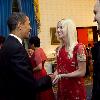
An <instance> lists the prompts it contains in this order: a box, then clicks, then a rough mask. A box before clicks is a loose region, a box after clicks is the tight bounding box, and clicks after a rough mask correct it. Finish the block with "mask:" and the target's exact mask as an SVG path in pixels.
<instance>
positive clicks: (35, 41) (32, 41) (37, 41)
mask: <svg viewBox="0 0 100 100" xmlns="http://www.w3.org/2000/svg"><path fill="white" fill-rule="evenodd" d="M29 44H30V45H32V44H34V46H35V47H40V38H38V36H33V37H31V38H30V39H29Z"/></svg>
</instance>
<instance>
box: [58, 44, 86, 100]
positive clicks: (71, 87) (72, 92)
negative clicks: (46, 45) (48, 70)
mask: <svg viewBox="0 0 100 100" xmlns="http://www.w3.org/2000/svg"><path fill="white" fill-rule="evenodd" d="M78 60H79V61H86V55H85V49H84V47H83V45H82V44H77V45H76V46H75V47H74V50H73V57H72V58H69V57H68V52H66V51H65V47H62V48H61V49H60V50H59V53H58V55H57V71H58V74H64V73H70V72H73V71H75V70H77V68H78ZM57 100H86V90H85V86H84V79H83V77H74V78H61V79H60V80H59V82H58V93H57Z"/></svg>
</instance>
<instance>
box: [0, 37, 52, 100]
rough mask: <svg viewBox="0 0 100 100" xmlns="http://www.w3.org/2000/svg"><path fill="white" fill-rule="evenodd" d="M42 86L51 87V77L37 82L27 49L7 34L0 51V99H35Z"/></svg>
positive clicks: (42, 88)
mask: <svg viewBox="0 0 100 100" xmlns="http://www.w3.org/2000/svg"><path fill="white" fill-rule="evenodd" d="M44 87H45V89H47V88H49V87H51V78H50V77H49V76H46V77H44V78H42V79H40V80H39V81H38V82H37V81H36V80H35V79H34V78H33V71H32V66H31V63H30V60H29V57H28V54H27V51H26V50H25V48H24V47H23V46H22V44H21V43H20V42H19V41H18V40H17V39H16V38H15V37H13V36H8V38H7V40H6V41H5V43H4V46H3V48H2V50H1V51H0V100H35V96H36V93H37V92H38V91H39V90H45V89H44Z"/></svg>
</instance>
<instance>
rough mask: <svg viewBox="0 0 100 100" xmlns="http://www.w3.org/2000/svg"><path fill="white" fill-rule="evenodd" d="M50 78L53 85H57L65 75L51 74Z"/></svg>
mask: <svg viewBox="0 0 100 100" xmlns="http://www.w3.org/2000/svg"><path fill="white" fill-rule="evenodd" d="M49 76H50V77H51V79H52V84H53V85H55V84H56V83H57V82H58V80H60V79H61V78H62V77H63V74H57V75H54V74H49Z"/></svg>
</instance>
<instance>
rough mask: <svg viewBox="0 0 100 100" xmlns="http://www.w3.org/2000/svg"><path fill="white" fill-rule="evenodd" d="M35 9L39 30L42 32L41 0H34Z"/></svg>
mask: <svg viewBox="0 0 100 100" xmlns="http://www.w3.org/2000/svg"><path fill="white" fill-rule="evenodd" d="M34 11H35V19H36V22H37V31H38V33H39V32H40V12H39V1H38V0H34Z"/></svg>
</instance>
